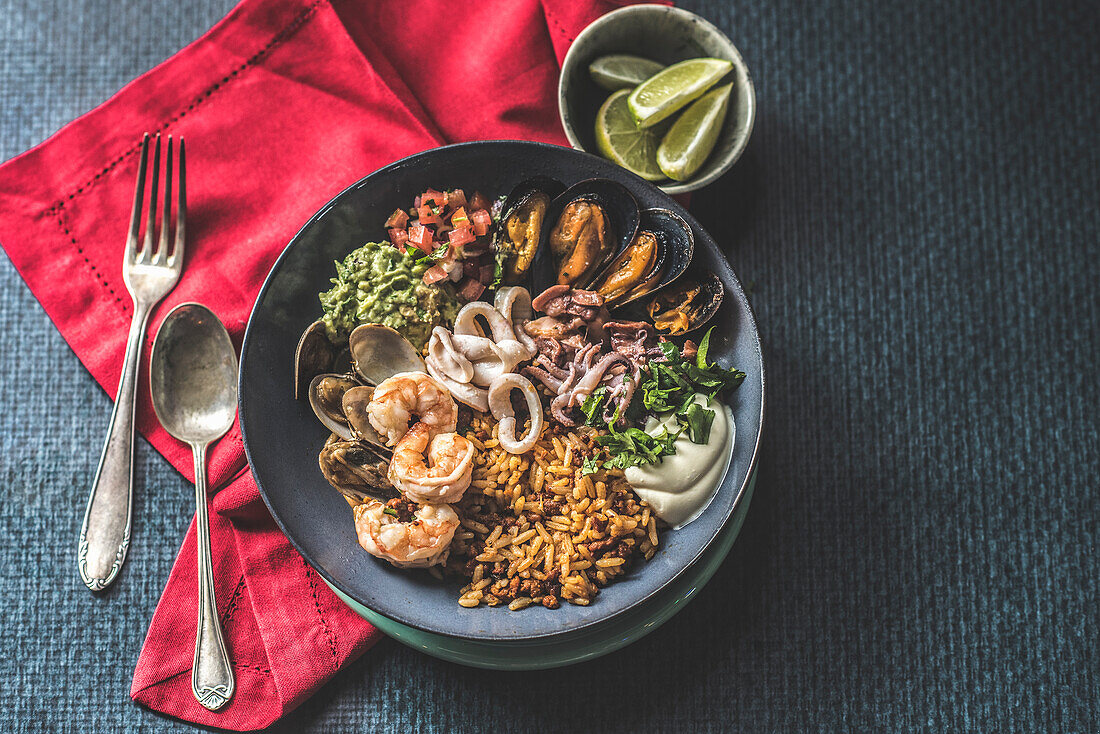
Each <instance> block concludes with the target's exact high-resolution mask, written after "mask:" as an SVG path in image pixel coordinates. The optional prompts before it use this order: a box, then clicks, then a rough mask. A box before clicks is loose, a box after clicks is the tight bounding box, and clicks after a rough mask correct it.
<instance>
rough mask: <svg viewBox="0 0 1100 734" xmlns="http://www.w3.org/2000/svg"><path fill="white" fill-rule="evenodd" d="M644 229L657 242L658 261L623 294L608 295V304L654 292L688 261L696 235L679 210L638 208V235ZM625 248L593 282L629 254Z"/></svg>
mask: <svg viewBox="0 0 1100 734" xmlns="http://www.w3.org/2000/svg"><path fill="white" fill-rule="evenodd" d="M643 232H649V233H651V234H652V235H653V236H655V237H656V238H657V240H658V242H659V243H660V255H659V258H658V259H659V262H658V264H657V265H656V266H655V267H654V268H653V269H652V270H651V271H650V275H649V276H648V277H647V278H645V279H644V280H642V281H641V282H640V283H638V285H636V286H634V288H632V289H631V290H630V291H628V292H627V293H626V294H624V295H621V296H619V297H617V298H614V299H608V304H607V305H608V306H609V307H612V308H614V307H616V306H623V305H626V304H627V303H630V302H632V301H636V300H638V299H639V298H642V297H643V296H646V295H648V294H650V293H653V292H654V291H656V290H658V289H659V288H664V287H665V286H667V285H669V284H670V283H672V282H673V281H675V280H676V279H677V278H679V277H680V276H681V275H683V274H684V273H685V272H686V271H687V269H688V266H689V265H691V258H692V256H693V255H694V253H695V235H694V234H693V233H692V231H691V226H690V225H689V224H688V223H687V222H685V221H684V220H683V218H682V217H680V216H679V215H678V214H675V213H674V212H671V211H669V210H668V209H657V208H654V209H644V210H643V211H642V212H641V221H640V224H639V225H638V234H637V237H641V235H642V233H643ZM633 246H634V243H633V242H632V243H631V245H630V247H633ZM628 249H629V248H625V249H624V250H623V251H622V252H620V253H619V255H618V256H617V257H616V258H615V260H614V261H612V263H611V264H610V265H608V266H607V268H605V269H604V270H603V271H602V272H601V273H600V274H599V276H597V278H596V280H595V281H594V282H597V283H598V282H601V281H602V280H603V279H604V278H606V277H607V275H608V273H610V272H611V271H612V269H613V268H615V267H616V263H618V262H619V261H620V260H621V259H622V258H624V257H627V256H628V253H627V250H628Z"/></svg>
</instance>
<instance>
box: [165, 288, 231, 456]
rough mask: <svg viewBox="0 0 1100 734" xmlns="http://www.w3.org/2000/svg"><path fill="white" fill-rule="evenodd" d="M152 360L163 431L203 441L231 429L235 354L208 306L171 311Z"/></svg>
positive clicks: (194, 305) (186, 305)
mask: <svg viewBox="0 0 1100 734" xmlns="http://www.w3.org/2000/svg"><path fill="white" fill-rule="evenodd" d="M150 361H151V365H150V384H151V388H152V395H153V409H154V410H155V411H156V413H157V418H159V419H160V423H161V425H163V426H164V430H166V431H168V433H170V434H171V435H172V436H173V437H174V438H177V439H179V440H180V441H185V442H187V443H195V442H201V443H204V444H206V443H210V442H211V441H215V440H217V439H219V438H221V437H222V436H223V435H224V434H225V432H226V431H228V430H229V428H230V427H231V426H232V425H233V419H234V417H235V416H236V414H237V354H236V352H235V351H234V350H233V342H231V341H230V339H229V332H227V331H226V330H225V327H224V326H223V325H222V322H221V321H219V320H218V317H217V316H216V315H214V313H213V312H212V311H211V310H210V309H208V308H206V307H205V306H202V305H200V304H197V303H183V304H180V305H179V306H176V307H175V308H174V309H172V312H171V313H169V314H168V316H166V317H165V319H164V323H162V324H161V327H160V330H159V331H158V332H157V337H156V342H155V344H154V345H153V354H152V357H151V360H150Z"/></svg>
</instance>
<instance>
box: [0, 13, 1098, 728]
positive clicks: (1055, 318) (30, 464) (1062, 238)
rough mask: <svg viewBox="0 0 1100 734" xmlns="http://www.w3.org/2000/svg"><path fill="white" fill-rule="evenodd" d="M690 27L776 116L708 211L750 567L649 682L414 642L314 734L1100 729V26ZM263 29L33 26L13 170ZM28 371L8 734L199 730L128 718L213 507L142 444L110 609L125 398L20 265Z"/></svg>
mask: <svg viewBox="0 0 1100 734" xmlns="http://www.w3.org/2000/svg"><path fill="white" fill-rule="evenodd" d="M682 4H683V5H684V6H685V7H688V8H690V9H693V10H696V11H697V12H701V13H702V14H704V15H705V16H707V17H708V18H710V19H711V20H712V21H714V22H715V23H716V24H717V25H719V26H720V27H721V28H723V29H724V30H725V31H726V32H727V33H728V34H729V35H730V36H731V37H732V38H733V40H734V42H735V43H736V44H737V45H738V46H739V48H740V49H741V51H742V53H743V54H744V56H745V59H746V61H747V63H748V64H749V67H750V68H751V70H752V72H753V76H754V78H755V80H756V84H757V94H758V99H759V117H758V118H757V123H756V131H755V134H754V136H753V140H752V142H751V144H750V146H749V149H748V152H747V153H746V155H745V157H744V159H743V160H742V161H741V162H740V163H739V164H738V165H737V166H736V167H735V169H734V170H733V171H732V172H731V173H730V174H729V175H727V176H726V177H725V178H724V179H722V180H721V181H720V182H718V183H717V184H715V185H714V186H712V187H710V188H709V189H707V190H706V191H704V192H701V193H699V194H698V195H697V196H696V197H695V199H694V202H693V206H692V208H693V210H694V211H695V212H696V214H697V216H699V218H700V219H701V220H702V221H703V223H704V224H705V225H706V226H707V227H708V228H709V229H710V230H711V231H712V232H713V233H714V234H715V235H716V236H717V239H718V240H719V242H720V243H722V245H723V246H724V247H725V248H726V249H727V251H728V252H729V255H730V258H731V261H732V262H733V264H734V267H735V268H736V269H737V271H738V272H739V273H740V275H741V277H742V279H743V280H744V281H745V282H746V284H748V285H750V286H751V287H752V296H751V297H752V301H753V303H754V305H755V307H756V309H757V312H758V316H759V322H760V328H761V332H762V336H763V339H764V342H765V345H766V349H767V357H768V368H769V375H768V377H769V390H770V394H769V405H768V424H767V428H766V435H765V442H764V449H763V458H762V461H761V468H760V472H761V474H760V481H759V484H758V488H757V492H756V498H755V499H754V501H753V506H752V511H751V512H750V513H749V517H748V521H747V522H746V524H745V529H744V532H743V534H742V537H741V539H740V540H739V541H738V543H737V544H736V546H735V547H734V550H733V552H732V554H731V555H730V558H729V560H728V561H727V562H726V564H725V565H724V566H723V567H722V569H721V570H720V571H719V572H718V574H717V575H716V576H715V578H714V580H713V581H712V582H711V583H710V585H709V586H708V587H707V588H706V590H705V591H703V592H702V593H701V594H700V595H699V596H698V599H697V600H696V601H695V602H693V603H692V604H691V605H690V606H689V607H688V608H687V609H685V610H684V611H683V612H682V613H681V614H680V615H679V616H677V617H675V618H674V620H673V621H672V622H670V623H669V624H667V625H665V626H664V627H662V628H661V629H660V630H658V631H657V632H656V633H654V634H653V635H651V636H650V637H647V638H645V639H644V640H643V641H641V642H639V643H637V644H635V645H633V646H632V647H630V648H627V649H626V650H624V651H622V652H619V653H617V654H614V655H611V656H609V657H607V658H604V659H602V660H599V661H596V662H592V663H588V664H584V665H580V666H575V667H572V668H568V669H564V670H555V671H548V672H540V673H530V674H515V673H509V674H504V673H491V672H484V671H477V670H470V669H465V668H462V667H459V666H456V665H452V664H448V663H443V662H440V661H437V660H434V659H432V658H428V657H426V656H424V655H421V654H419V653H417V652H414V651H412V650H409V649H406V648H404V647H402V646H401V645H399V644H397V643H394V642H391V641H388V640H387V641H383V642H382V643H380V644H379V645H378V646H377V647H376V648H375V649H374V650H372V651H371V652H370V653H369V654H367V655H366V656H365V657H363V658H362V659H361V660H360V661H359V662H357V663H356V664H354V665H352V666H350V667H349V668H348V669H347V670H345V671H343V672H342V673H341V674H340V675H339V676H338V677H337V678H336V679H335V680H334V681H333V682H332V683H330V684H329V685H328V686H326V687H325V688H324V689H322V690H321V691H320V693H318V694H317V695H316V696H314V697H313V698H312V699H310V700H309V701H308V702H306V703H305V704H304V705H303V706H302V708H301V709H299V710H298V711H297V712H296V713H294V714H293V715H292V716H290V717H289V719H288V720H286V721H285V722H284V723H283V725H282V728H283V729H284V730H285V731H288V732H297V731H305V730H308V731H352V730H354V731H386V730H392V731H420V732H427V731H439V732H450V731H482V730H485V729H489V728H505V729H515V730H520V731H524V730H538V731H556V730H559V729H565V728H569V729H571V730H576V731H691V730H697V731H811V730H816V731H869V730H873V731H911V730H922V731H983V732H1003V731H1026V732H1032V731H1036V732H1038V731H1043V732H1046V731H1052V732H1053V731H1064V732H1096V731H1100V674H1098V666H1100V662H1098V661H1100V650H1098V647H1097V622H1098V619H1100V613H1098V611H1097V592H1098V583H1097V581H1098V578H1097V577H1098V564H1097V560H1096V553H1097V530H1098V528H1097V517H1098V514H1100V503H1098V497H1100V487H1098V485H1100V478H1098V477H1100V437H1098V427H1097V426H1098V419H1097V414H1098V409H1100V376H1098V374H1097V364H1098V363H1100V333H1098V332H1100V290H1098V286H1100V213H1098V212H1100V207H1098V205H1097V200H1098V190H1100V141H1098V136H1097V124H1098V121H1100V92H1098V89H1100V88H1098V85H1097V79H1100V42H1098V40H1097V39H1098V38H1100V6H1098V5H1097V4H1096V3H1095V2H1091V1H1090V0H1084V1H1082V2H1059V3H1044V2H1022V1H1019V2H994V1H991V0H982V1H976V2H925V3H905V2H874V1H871V0H867V1H865V2H849V3H843V2H835V1H832V0H829V1H825V2H820V3H798V2H770V3H750V2H744V1H742V0H733V1H732V2H725V1H722V0H709V1H707V0H685V2H683V3H682ZM231 5H232V2H231V0H201V1H200V2H194V3H179V2H169V0H148V1H147V2H144V3H141V4H140V5H139V4H136V3H135V4H133V5H132V6H129V7H127V6H121V5H120V4H118V3H112V2H108V0H85V1H84V2H81V3H65V2H60V1H59V0H48V1H47V2H42V3H38V2H34V1H33V0H0V159H2V158H8V157H11V156H13V155H15V154H17V153H19V152H21V151H22V150H24V149H26V148H28V147H30V146H32V145H34V144H35V143H37V142H39V141H41V140H42V139H44V138H45V137H46V136H47V135H49V134H50V133H51V132H52V131H54V130H55V129H57V128H58V127H59V126H61V125H62V124H64V123H65V122H67V121H68V120H70V119H72V118H73V117H75V116H77V115H78V114H80V113H81V112H83V111H85V110H87V109H89V108H90V107H92V106H94V105H95V104H96V103H98V102H99V101H101V100H103V99H105V98H106V97H107V96H109V95H110V94H111V93H112V92H114V91H115V90H116V89H117V88H119V87H120V86H121V85H123V84H124V83H125V82H126V81H128V80H129V79H131V78H132V77H134V76H136V75H137V74H139V73H141V72H142V71H144V70H145V69H147V68H149V67H151V66H152V65H154V64H155V63H157V62H158V61H160V60H162V59H163V58H165V57H166V56H168V55H170V54H171V53H173V52H174V51H175V50H177V49H178V48H180V47H182V46H183V45H185V44H186V43H188V42H189V41H191V40H192V39H193V38H194V37H196V36H198V35H199V34H200V33H201V32H203V31H204V30H205V29H206V28H208V27H209V26H210V25H212V24H213V23H214V22H215V21H216V20H217V19H218V18H220V17H221V16H222V15H223V14H224V13H225V12H227V11H228V10H229V8H230V7H231ZM364 173H365V172H364ZM43 256H48V253H44V254H43ZM0 345H2V346H0V405H3V406H4V407H3V408H2V409H0V493H2V494H0V497H2V501H0V612H2V615H3V618H2V622H0V646H2V655H0V730H2V731H5V732H7V731H52V730H57V731H80V732H90V731H104V732H116V731H138V730H143V731H144V730H149V731H153V730H161V729H173V730H179V729H185V728H186V727H185V726H184V725H182V724H179V723H177V722H171V721H166V720H164V719H161V718H159V717H157V716H155V715H153V714H151V713H149V712H147V711H144V710H142V709H140V708H138V707H137V706H135V705H133V704H132V703H131V702H130V700H129V697H128V695H127V691H128V690H129V685H130V675H131V673H132V671H133V667H134V664H135V662H136V660H137V654H138V650H139V649H140V645H141V642H142V639H143V638H144V635H145V631H146V628H147V624H148V621H149V618H150V616H151V615H152V612H153V609H154V607H155V604H156V600H157V597H158V595H159V593H160V591H161V589H162V587H163V584H164V581H165V579H166V578H167V575H168V570H169V568H170V566H171V563H172V560H173V558H174V556H175V554H176V550H177V548H178V545H179V541H180V539H181V538H182V535H183V532H184V530H185V528H186V526H187V522H188V519H189V518H190V516H191V514H192V511H193V506H192V500H191V494H190V488H189V487H188V486H187V485H186V484H185V482H184V481H183V480H182V478H181V477H179V476H178V475H176V474H175V473H174V472H173V471H172V470H171V469H170V468H169V467H168V465H167V464H166V463H165V462H164V461H163V460H161V459H160V458H159V457H158V456H157V455H155V453H154V452H152V450H151V449H150V448H149V446H148V445H147V444H145V443H144V442H139V443H140V445H139V448H138V454H137V456H138V461H137V467H136V477H137V483H138V491H137V501H136V506H135V535H134V541H133V546H132V547H133V550H132V551H131V554H130V557H129V559H128V561H127V564H126V567H125V569H124V571H123V573H122V576H121V578H120V581H119V583H117V584H116V585H115V586H114V587H113V589H112V590H111V591H110V592H108V593H107V594H105V595H103V596H101V597H93V596H92V595H91V594H89V593H88V592H87V591H86V590H85V589H84V588H83V586H82V584H81V583H80V579H79V577H78V575H77V573H76V569H75V564H74V552H75V539H76V536H77V531H78V529H79V525H80V520H81V516H82V513H83V508H84V503H85V499H86V495H87V490H88V485H89V482H90V479H91V477H92V474H93V472H94V469H95V463H96V460H97V458H98V454H99V449H100V444H101V441H102V437H103V432H104V430H105V428H106V424H107V418H108V414H109V411H110V402H109V400H108V399H107V397H106V396H105V395H104V393H103V391H102V390H100V389H99V388H98V387H96V385H95V384H94V382H93V381H92V380H91V378H90V377H89V376H88V374H87V373H86V372H85V371H84V369H83V368H82V367H81V366H80V364H79V363H78V361H77V360H76V358H75V357H74V356H73V354H72V353H71V351H70V350H69V349H68V347H67V346H66V345H65V344H64V342H63V341H62V340H61V338H60V336H59V335H58V334H57V333H56V332H55V331H54V329H53V327H52V326H51V325H50V323H49V321H48V320H47V319H46V317H45V315H44V314H43V312H42V310H41V309H40V308H39V306H38V305H37V303H36V302H35V300H34V298H33V297H32V296H31V295H30V293H29V292H28V291H27V289H26V287H25V286H24V285H23V284H22V282H21V281H20V280H19V277H18V275H17V274H16V273H15V271H14V269H13V268H12V267H11V264H10V263H9V262H8V260H7V259H6V258H0ZM180 644H181V645H186V646H190V645H191V644H192V643H191V640H181V641H180Z"/></svg>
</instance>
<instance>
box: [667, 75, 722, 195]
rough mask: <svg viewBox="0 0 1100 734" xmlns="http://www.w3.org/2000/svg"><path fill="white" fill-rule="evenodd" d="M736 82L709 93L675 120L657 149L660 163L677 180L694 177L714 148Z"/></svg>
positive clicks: (668, 174) (693, 103)
mask: <svg viewBox="0 0 1100 734" xmlns="http://www.w3.org/2000/svg"><path fill="white" fill-rule="evenodd" d="M732 89H733V85H732V84H726V85H725V86H722V87H718V88H717V89H715V90H714V91H711V92H707V93H706V94H704V95H703V96H702V97H700V98H699V99H698V100H696V101H695V102H692V104H691V106H690V107H688V108H687V109H686V110H684V114H682V115H680V117H679V118H677V120H676V122H674V123H672V127H670V128H669V130H668V132H667V133H666V134H665V137H664V138H663V139H662V140H661V144H660V146H659V147H658V148H657V166H658V167H659V168H660V169H661V170H662V171H663V172H664V174H665V175H666V176H668V177H669V178H671V179H673V180H674V181H683V180H684V179H687V178H691V176H693V175H694V174H695V172H696V171H698V170H699V168H700V167H701V166H702V165H703V164H704V163H705V162H706V160H707V157H709V156H710V153H711V151H712V150H714V143H715V142H716V141H717V140H718V133H719V132H721V131H722V122H723V121H724V120H725V119H726V109H727V108H728V107H729V101H730V90H732Z"/></svg>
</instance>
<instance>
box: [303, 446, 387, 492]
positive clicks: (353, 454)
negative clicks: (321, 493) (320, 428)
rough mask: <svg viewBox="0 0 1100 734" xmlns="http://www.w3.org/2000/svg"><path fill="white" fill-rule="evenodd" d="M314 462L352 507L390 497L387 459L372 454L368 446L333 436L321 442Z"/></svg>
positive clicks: (371, 448)
mask: <svg viewBox="0 0 1100 734" xmlns="http://www.w3.org/2000/svg"><path fill="white" fill-rule="evenodd" d="M317 462H318V464H319V465H320V466H321V473H322V474H324V475H325V479H327V480H328V482H329V484H331V485H332V486H333V487H335V488H336V489H337V490H339V492H340V494H342V495H344V496H345V497H347V498H348V499H349V500H352V501H353V502H354V503H356V504H358V503H360V502H363V501H364V500H366V499H368V498H371V497H384V496H390V495H393V494H394V489H393V485H392V484H390V481H389V479H387V478H386V472H387V471H388V470H389V459H387V458H386V457H384V456H381V455H379V454H378V453H376V452H375V451H374V450H373V447H372V446H370V445H369V444H365V443H362V442H360V441H345V440H343V439H342V438H340V437H339V436H336V435H335V434H334V435H333V436H331V437H330V438H329V440H328V441H327V442H325V446H324V448H322V449H321V454H320V456H319V457H318V459H317Z"/></svg>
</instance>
